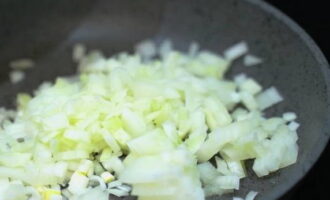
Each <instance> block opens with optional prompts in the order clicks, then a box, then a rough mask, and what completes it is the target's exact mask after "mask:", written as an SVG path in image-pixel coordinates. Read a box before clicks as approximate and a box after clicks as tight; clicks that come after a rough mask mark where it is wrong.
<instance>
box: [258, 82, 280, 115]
mask: <svg viewBox="0 0 330 200" xmlns="http://www.w3.org/2000/svg"><path fill="white" fill-rule="evenodd" d="M256 100H257V103H258V105H259V108H260V109H261V110H264V109H266V108H269V107H271V106H273V105H275V104H277V103H279V102H281V101H283V97H282V96H281V94H280V93H279V92H278V91H277V89H276V88H275V87H270V88H268V89H266V90H265V91H263V92H262V93H260V94H259V95H258V96H257V98H256Z"/></svg>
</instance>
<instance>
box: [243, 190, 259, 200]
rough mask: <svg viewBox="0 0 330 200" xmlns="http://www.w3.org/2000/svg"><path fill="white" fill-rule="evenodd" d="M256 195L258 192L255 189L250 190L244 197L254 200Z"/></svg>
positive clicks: (247, 199) (246, 199)
mask: <svg viewBox="0 0 330 200" xmlns="http://www.w3.org/2000/svg"><path fill="white" fill-rule="evenodd" d="M257 195H258V192H255V191H250V192H249V193H248V194H247V195H246V197H245V200H254V199H255V198H256V196H257Z"/></svg>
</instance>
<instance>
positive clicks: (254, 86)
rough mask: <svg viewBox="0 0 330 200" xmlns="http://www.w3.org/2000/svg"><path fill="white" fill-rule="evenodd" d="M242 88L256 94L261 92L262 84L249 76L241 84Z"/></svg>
mask: <svg viewBox="0 0 330 200" xmlns="http://www.w3.org/2000/svg"><path fill="white" fill-rule="evenodd" d="M239 87H240V89H241V90H242V91H246V92H248V93H250V94H251V95H255V94H257V93H259V92H260V91H261V89H262V87H261V85H259V84H258V83H257V82H256V81H255V80H253V79H251V78H249V79H246V80H245V81H244V82H242V83H241V84H240V85H239Z"/></svg>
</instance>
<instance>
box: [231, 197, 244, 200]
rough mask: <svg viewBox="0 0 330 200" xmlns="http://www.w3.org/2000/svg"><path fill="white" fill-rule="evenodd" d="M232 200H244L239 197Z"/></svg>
mask: <svg viewBox="0 0 330 200" xmlns="http://www.w3.org/2000/svg"><path fill="white" fill-rule="evenodd" d="M233 200H244V199H243V198H240V197H233Z"/></svg>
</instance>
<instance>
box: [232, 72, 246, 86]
mask: <svg viewBox="0 0 330 200" xmlns="http://www.w3.org/2000/svg"><path fill="white" fill-rule="evenodd" d="M247 79H248V78H247V76H246V74H237V75H236V76H235V77H234V81H235V83H236V84H237V85H239V86H240V85H241V84H242V83H244V82H245V81H246V80H247Z"/></svg>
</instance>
